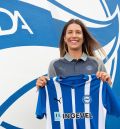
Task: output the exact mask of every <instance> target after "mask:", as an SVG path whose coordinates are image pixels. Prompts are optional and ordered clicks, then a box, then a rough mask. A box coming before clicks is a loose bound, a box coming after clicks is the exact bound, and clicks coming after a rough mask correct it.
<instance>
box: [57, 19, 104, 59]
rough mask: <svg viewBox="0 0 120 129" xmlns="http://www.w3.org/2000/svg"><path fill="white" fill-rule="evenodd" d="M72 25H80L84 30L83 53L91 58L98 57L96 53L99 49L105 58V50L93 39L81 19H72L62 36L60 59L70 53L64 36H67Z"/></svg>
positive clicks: (66, 25)
mask: <svg viewBox="0 0 120 129" xmlns="http://www.w3.org/2000/svg"><path fill="white" fill-rule="evenodd" d="M72 23H75V24H78V25H80V27H81V28H82V31H83V38H84V42H83V45H82V51H83V52H84V53H86V54H87V55H89V56H96V55H95V52H94V51H95V50H98V49H99V50H100V52H102V54H103V55H104V56H105V52H104V50H103V49H102V47H101V46H100V44H99V43H98V42H97V41H96V40H95V39H94V38H93V36H92V35H91V34H90V33H89V32H88V30H87V27H86V26H85V25H84V23H83V22H82V21H81V20H79V19H71V20H69V21H68V22H67V23H66V24H65V26H64V28H63V31H62V34H61V38H60V43H59V49H60V57H63V56H64V55H65V54H66V52H68V48H67V45H66V43H65V42H64V36H65V35H66V30H67V28H68V26H69V25H70V24H72Z"/></svg>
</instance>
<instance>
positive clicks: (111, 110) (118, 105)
mask: <svg viewBox="0 0 120 129" xmlns="http://www.w3.org/2000/svg"><path fill="white" fill-rule="evenodd" d="M102 93H103V96H102V97H103V98H102V99H103V105H104V106H105V108H106V110H107V113H108V114H110V115H115V116H119V117H120V98H118V97H117V96H116V95H115V93H114V92H113V91H112V89H111V87H110V86H109V85H108V84H107V83H105V85H103V92H102Z"/></svg>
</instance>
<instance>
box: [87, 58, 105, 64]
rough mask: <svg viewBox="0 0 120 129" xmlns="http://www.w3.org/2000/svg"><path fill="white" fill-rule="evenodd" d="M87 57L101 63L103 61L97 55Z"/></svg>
mask: <svg viewBox="0 0 120 129" xmlns="http://www.w3.org/2000/svg"><path fill="white" fill-rule="evenodd" d="M88 58H90V59H92V60H95V61H96V62H97V63H100V64H101V63H102V64H103V61H102V59H100V58H99V57H97V56H88Z"/></svg>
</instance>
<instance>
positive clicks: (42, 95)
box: [36, 87, 46, 119]
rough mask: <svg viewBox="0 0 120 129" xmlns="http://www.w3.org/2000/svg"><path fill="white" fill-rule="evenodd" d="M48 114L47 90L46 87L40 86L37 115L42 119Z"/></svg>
mask: <svg viewBox="0 0 120 129" xmlns="http://www.w3.org/2000/svg"><path fill="white" fill-rule="evenodd" d="M45 115H46V91H45V87H43V88H39V93H38V100H37V106H36V117H37V118H38V119H42V118H43V117H44V116H45Z"/></svg>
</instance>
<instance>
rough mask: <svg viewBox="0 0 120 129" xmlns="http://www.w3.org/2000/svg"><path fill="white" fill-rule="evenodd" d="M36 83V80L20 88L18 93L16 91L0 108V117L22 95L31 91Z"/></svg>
mask: <svg viewBox="0 0 120 129" xmlns="http://www.w3.org/2000/svg"><path fill="white" fill-rule="evenodd" d="M35 83H36V79H35V80H33V81H31V82H29V83H28V84H26V85H25V86H23V87H22V88H20V89H19V90H18V91H16V92H15V93H14V94H12V95H11V96H10V97H9V98H8V99H7V100H6V101H5V102H4V103H3V104H2V105H1V106H0V116H2V114H3V113H4V112H5V111H6V110H7V109H8V108H9V107H10V106H11V105H12V104H13V103H14V102H15V101H16V100H17V99H19V98H20V97H21V96H22V95H23V94H25V93H26V92H28V91H29V90H31V89H32V88H33V87H34V86H35Z"/></svg>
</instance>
